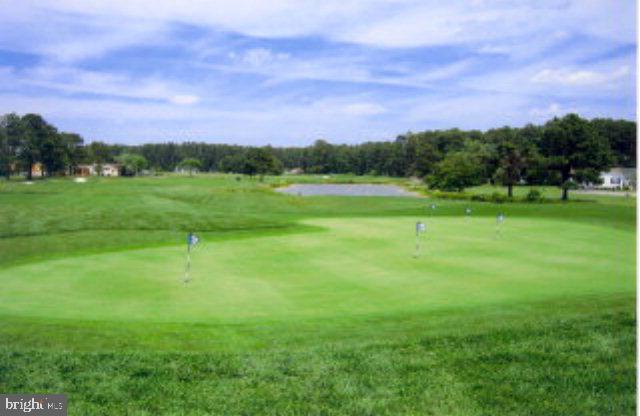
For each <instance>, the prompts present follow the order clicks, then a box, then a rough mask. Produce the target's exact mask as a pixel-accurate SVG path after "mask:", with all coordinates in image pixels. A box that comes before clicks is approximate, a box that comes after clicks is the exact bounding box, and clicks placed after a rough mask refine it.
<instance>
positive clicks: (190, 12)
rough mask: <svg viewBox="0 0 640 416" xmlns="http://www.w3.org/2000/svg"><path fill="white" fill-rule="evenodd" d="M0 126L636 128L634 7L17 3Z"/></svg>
mask: <svg viewBox="0 0 640 416" xmlns="http://www.w3.org/2000/svg"><path fill="white" fill-rule="evenodd" d="M2 9H3V13H2V15H1V16H0V27H1V28H2V30H0V81H2V82H0V113H7V112H18V113H27V112H37V113H40V114H42V115H43V116H44V117H45V118H46V119H48V120H49V121H51V122H52V123H54V124H55V125H56V126H58V127H59V128H60V129H62V130H67V131H74V132H78V133H80V134H82V135H83V136H84V137H85V139H86V140H88V141H90V140H105V141H108V142H117V143H129V144H133V143H145V142H158V141H168V140H172V141H185V140H198V141H200V140H202V141H208V142H217V143H222V142H224V143H240V144H272V145H279V146H280V145H306V144H309V143H311V142H313V141H314V140H315V139H318V138H324V139H327V140H329V141H331V142H340V143H357V142H362V141H365V140H384V139H391V138H394V137H395V136H396V135H397V134H400V133H404V132H406V131H409V130H412V131H419V130H425V129H442V128H450V127H460V128H465V129H470V128H476V129H487V128H491V127H499V126H503V125H513V126H520V125H523V124H526V123H528V122H533V123H540V122H543V121H545V120H547V119H548V118H550V117H553V116H555V115H562V114H565V113H567V112H578V113H580V114H581V115H583V116H586V117H614V118H626V119H635V115H636V109H635V107H636V103H635V93H636V84H635V83H636V80H635V79H636V26H635V17H636V6H635V1H632V0H616V1H610V0H602V1H596V0H580V1H570V0H557V1H556V0H542V1H531V2H526V1H503V0H495V1H491V0H469V1H448V2H442V1H430V0H417V1H414V0H386V1H379V0H362V1H353V0H339V1H334V0H325V1H320V0H312V1H303V0H296V1H293V0H287V1H285V0H270V1H256V0H234V1H227V0H220V1H202V0H191V1H189V2H176V1H168V0H153V1H150V0H142V1H136V0H127V1H124V0H113V1H108V2H107V1H104V2H101V1H92V2H87V1H83V0H57V1H47V0H37V1H28V0H15V1H14V0H8V1H7V0H5V1H4V2H3V6H2Z"/></svg>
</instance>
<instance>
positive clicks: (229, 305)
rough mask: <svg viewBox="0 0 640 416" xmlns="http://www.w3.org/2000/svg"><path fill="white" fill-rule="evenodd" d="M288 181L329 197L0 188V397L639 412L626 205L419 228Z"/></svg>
mask: <svg viewBox="0 0 640 416" xmlns="http://www.w3.org/2000/svg"><path fill="white" fill-rule="evenodd" d="M285 180H286V181H291V180H300V181H301V182H314V181H316V182H317V181H320V182H322V181H326V180H327V179H324V178H323V177H313V176H303V177H295V178H293V177H291V178H289V177H287V178H265V181H264V182H261V181H259V180H258V179H253V180H249V179H247V178H243V179H242V180H240V181H238V180H236V177H235V176H231V175H206V176H205V175H201V176H198V177H194V178H187V177H176V176H163V177H150V178H139V179H127V178H121V179H117V178H116V179H109V178H101V179H92V180H90V181H89V183H86V184H77V183H73V182H71V181H68V180H63V179H60V180H49V181H38V182H36V183H34V184H33V185H24V184H23V183H21V182H18V181H12V182H9V183H3V184H2V185H0V283H1V284H2V290H1V291H0V391H2V392H23V391H37V392H66V393H68V394H69V395H70V406H71V413H70V414H372V415H374V414H375V415H379V414H389V415H397V414H415V415H423V414H434V415H440V414H456V415H458V414H459V415H485V414H486V415H489V414H492V415H493V414H513V415H528V414H535V415H546V414H549V415H566V414H593V415H597V414H633V413H634V412H635V365H636V363H635V199H634V198H631V199H627V198H617V199H615V198H600V197H597V198H593V199H591V198H590V199H589V200H586V201H582V202H570V203H564V204H522V203H512V204H505V205H493V204H489V203H475V204H472V203H469V202H465V201H436V203H437V206H438V207H437V209H436V210H435V211H431V210H429V209H427V207H428V205H429V204H430V203H431V202H432V201H428V200H425V199H423V198H341V197H304V198H301V197H296V196H288V195H281V194H277V193H274V192H273V191H272V186H273V184H277V183H280V182H282V181H285ZM329 180H330V181H334V182H350V181H363V182H368V181H369V179H368V178H357V177H356V178H352V177H346V176H345V177H342V176H337V177H332V178H330V179H329ZM378 180H379V181H380V182H385V183H390V182H395V183H402V181H398V180H395V179H394V180H391V179H388V178H381V179H378ZM466 206H470V207H472V209H473V215H472V217H471V218H465V217H464V216H463V212H464V208H465V207H466ZM498 211H503V212H505V213H506V214H507V221H506V222H505V224H504V225H503V226H502V229H501V231H500V234H499V235H496V227H495V215H496V213H497V212H498ZM418 219H421V220H423V221H425V222H426V223H427V225H428V233H427V235H426V236H425V238H424V241H423V251H422V253H421V255H420V256H419V257H418V258H414V257H413V253H414V234H413V227H414V224H415V221H416V220H418ZM186 230H195V231H197V232H199V233H200V234H201V236H202V237H203V242H202V244H201V245H200V246H199V247H198V249H197V250H196V251H195V252H194V253H193V281H192V283H191V284H189V285H188V286H185V285H184V284H182V283H181V276H182V272H183V267H184V254H185V253H184V249H185V247H184V241H183V240H184V238H185V231H186Z"/></svg>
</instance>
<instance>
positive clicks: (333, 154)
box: [0, 113, 636, 192]
mask: <svg viewBox="0 0 640 416" xmlns="http://www.w3.org/2000/svg"><path fill="white" fill-rule="evenodd" d="M36 162H39V163H41V164H42V165H43V167H44V170H45V172H46V174H47V175H56V174H64V173H67V174H69V173H73V172H74V169H75V167H76V166H77V165H79V164H82V163H95V164H103V163H108V162H120V163H121V164H123V165H124V166H125V168H127V169H128V171H129V172H139V171H141V170H143V169H145V168H146V169H152V170H160V171H173V170H175V169H176V168H188V169H190V170H196V169H197V170H200V171H221V172H237V173H246V174H250V175H254V174H260V175H262V174H279V173H282V172H283V171H285V170H291V169H299V170H302V171H304V172H306V173H323V174H327V173H353V174H357V175H363V174H371V175H389V176H404V177H407V176H415V177H419V178H424V179H425V180H426V181H427V183H428V184H429V185H430V186H432V187H434V188H439V189H447V190H460V189H463V188H464V187H467V186H472V185H475V184H479V183H484V182H494V183H501V184H503V185H505V186H507V187H508V188H509V192H511V187H512V186H513V185H514V184H518V183H523V182H526V183H530V184H554V185H560V186H563V187H566V188H567V189H569V188H570V187H571V185H572V184H573V183H575V182H576V181H581V182H584V181H591V182H594V183H595V182H597V180H598V172H600V171H601V170H603V169H606V168H609V167H611V166H623V167H635V162H636V123H635V122H633V121H627V120H612V119H603V118H595V119H592V120H587V119H584V118H581V117H579V116H578V115H576V114H569V115H566V116H564V117H562V118H554V119H552V120H549V121H548V122H546V123H545V124H543V125H532V124H529V125H527V126H525V127H522V128H512V127H501V128H496V129H491V130H487V131H479V130H459V129H449V130H426V131H422V132H415V133H414V132H408V133H406V134H402V135H399V136H398V137H397V138H396V139H395V140H393V141H382V142H366V143H361V144H355V145H346V144H331V143H329V142H327V141H325V140H317V141H316V142H315V143H314V144H313V145H311V146H307V147H271V146H265V147H246V146H237V145H228V144H210V143H196V142H185V143H173V142H167V143H152V144H142V145H135V146H126V145H118V144H107V143H103V142H99V141H93V142H91V143H88V144H85V143H84V139H83V138H82V137H81V136H79V135H78V134H74V133H67V132H59V131H58V130H57V129H56V128H55V127H54V126H53V125H51V124H50V123H48V122H47V121H46V120H44V118H42V117H41V116H40V115H37V114H26V115H24V116H19V115H16V114H13V113H12V114H6V115H4V116H2V118H1V119H0V174H2V175H4V176H6V177H10V176H11V175H15V174H19V173H20V172H27V173H30V172H29V170H28V168H27V167H28V166H31V165H32V164H34V163H36Z"/></svg>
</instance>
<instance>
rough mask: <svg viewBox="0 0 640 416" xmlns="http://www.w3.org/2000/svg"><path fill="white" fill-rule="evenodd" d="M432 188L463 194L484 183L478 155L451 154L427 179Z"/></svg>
mask: <svg viewBox="0 0 640 416" xmlns="http://www.w3.org/2000/svg"><path fill="white" fill-rule="evenodd" d="M426 180H427V184H428V185H429V186H430V187H431V188H436V189H442V190H444V191H458V192H461V191H463V190H464V188H467V187H469V186H475V185H480V184H481V183H482V182H483V175H482V166H481V164H480V162H479V160H478V157H477V156H476V155H473V154H471V153H468V152H465V151H458V152H453V153H449V154H448V155H447V156H446V157H445V158H444V159H443V160H442V161H441V162H438V163H437V164H436V165H435V169H434V171H433V173H432V174H431V175H429V176H427V178H426Z"/></svg>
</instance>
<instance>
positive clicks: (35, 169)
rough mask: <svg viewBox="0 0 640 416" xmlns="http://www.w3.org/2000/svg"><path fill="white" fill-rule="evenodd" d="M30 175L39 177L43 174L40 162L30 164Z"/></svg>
mask: <svg viewBox="0 0 640 416" xmlns="http://www.w3.org/2000/svg"><path fill="white" fill-rule="evenodd" d="M31 176H32V177H34V178H41V177H43V176H44V166H43V165H42V163H40V162H37V163H34V164H33V165H31Z"/></svg>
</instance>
